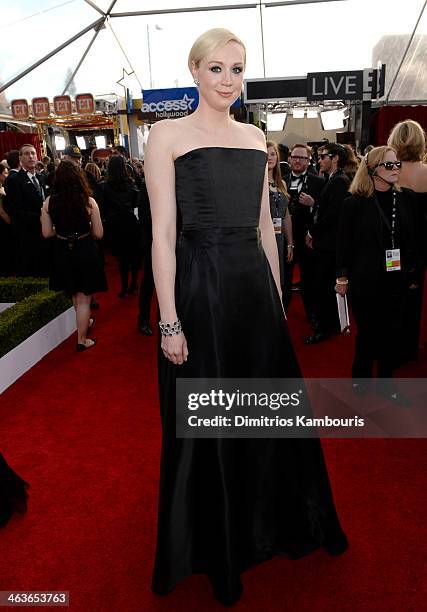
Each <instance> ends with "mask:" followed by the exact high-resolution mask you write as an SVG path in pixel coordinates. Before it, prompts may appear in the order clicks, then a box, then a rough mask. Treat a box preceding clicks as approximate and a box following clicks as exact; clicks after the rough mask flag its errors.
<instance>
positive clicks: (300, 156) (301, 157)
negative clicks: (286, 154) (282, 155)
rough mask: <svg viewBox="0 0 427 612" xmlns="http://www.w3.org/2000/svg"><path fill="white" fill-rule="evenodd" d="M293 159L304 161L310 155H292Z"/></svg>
mask: <svg viewBox="0 0 427 612" xmlns="http://www.w3.org/2000/svg"><path fill="white" fill-rule="evenodd" d="M291 159H293V160H294V161H304V160H307V159H308V157H303V156H302V155H291Z"/></svg>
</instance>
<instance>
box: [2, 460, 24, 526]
mask: <svg viewBox="0 0 427 612" xmlns="http://www.w3.org/2000/svg"><path fill="white" fill-rule="evenodd" d="M27 488H28V484H27V483H26V482H25V481H24V480H22V478H20V476H18V474H16V473H15V472H14V471H13V470H12V468H10V467H9V466H8V464H7V463H6V460H5V458H4V457H3V455H2V454H1V453H0V527H4V526H5V525H6V523H7V522H8V521H9V519H10V517H11V516H12V514H13V513H14V512H25V510H26V509H27V498H28V493H27Z"/></svg>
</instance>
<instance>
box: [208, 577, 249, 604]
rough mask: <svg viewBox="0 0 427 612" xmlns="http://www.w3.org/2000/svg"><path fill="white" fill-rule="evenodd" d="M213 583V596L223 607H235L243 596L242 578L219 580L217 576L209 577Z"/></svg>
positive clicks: (223, 578)
mask: <svg viewBox="0 0 427 612" xmlns="http://www.w3.org/2000/svg"><path fill="white" fill-rule="evenodd" d="M208 578H209V582H210V583H211V587H212V591H213V596H214V597H215V599H216V600H217V601H218V602H219V603H220V604H222V605H223V606H226V607H229V606H234V604H236V603H237V602H238V601H239V599H240V597H241V596H242V592H243V586H242V583H241V580H240V576H235V577H234V579H231V578H228V579H227V578H226V577H222V579H218V578H217V577H215V576H211V575H209V576H208Z"/></svg>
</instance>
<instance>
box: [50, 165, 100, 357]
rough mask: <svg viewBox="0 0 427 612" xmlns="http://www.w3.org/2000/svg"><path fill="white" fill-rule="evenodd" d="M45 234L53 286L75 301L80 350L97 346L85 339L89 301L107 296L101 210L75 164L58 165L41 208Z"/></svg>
mask: <svg viewBox="0 0 427 612" xmlns="http://www.w3.org/2000/svg"><path fill="white" fill-rule="evenodd" d="M41 222H42V232H43V236H44V237H45V238H50V237H51V236H55V238H56V239H55V244H54V256H53V261H52V269H51V274H50V278H49V287H50V288H51V289H53V290H54V291H65V292H66V293H67V294H68V295H70V296H71V297H72V299H73V304H74V308H75V310H76V319H77V336H78V340H77V350H78V351H84V350H86V349H88V348H91V347H92V346H94V345H95V344H96V340H95V338H92V339H89V338H87V333H88V329H89V327H90V325H91V323H93V319H92V320H91V318H90V302H91V297H92V294H93V293H99V292H100V291H107V280H106V278H105V273H104V265H103V259H102V256H101V254H100V251H99V249H98V245H97V244H96V241H95V239H96V238H97V239H100V238H102V235H103V228H102V223H101V217H100V214H99V208H98V205H97V203H96V202H95V200H94V199H93V198H91V197H90V190H89V186H88V184H87V182H86V177H85V175H84V173H83V172H82V170H81V169H80V168H79V167H78V166H77V165H76V164H74V163H73V162H70V161H63V162H61V163H60V165H59V166H58V169H57V171H56V175H55V181H54V184H53V189H52V194H51V195H50V196H49V197H48V198H47V199H46V201H45V203H44V204H43V208H42V216H41Z"/></svg>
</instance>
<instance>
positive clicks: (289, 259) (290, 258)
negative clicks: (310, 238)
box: [286, 244, 294, 263]
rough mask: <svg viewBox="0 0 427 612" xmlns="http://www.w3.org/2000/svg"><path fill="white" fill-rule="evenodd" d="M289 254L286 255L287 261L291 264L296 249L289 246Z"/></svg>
mask: <svg viewBox="0 0 427 612" xmlns="http://www.w3.org/2000/svg"><path fill="white" fill-rule="evenodd" d="M287 248H288V253H287V255H286V261H287V262H288V263H289V262H290V261H292V260H293V258H294V247H293V245H292V244H288V247H287Z"/></svg>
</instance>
